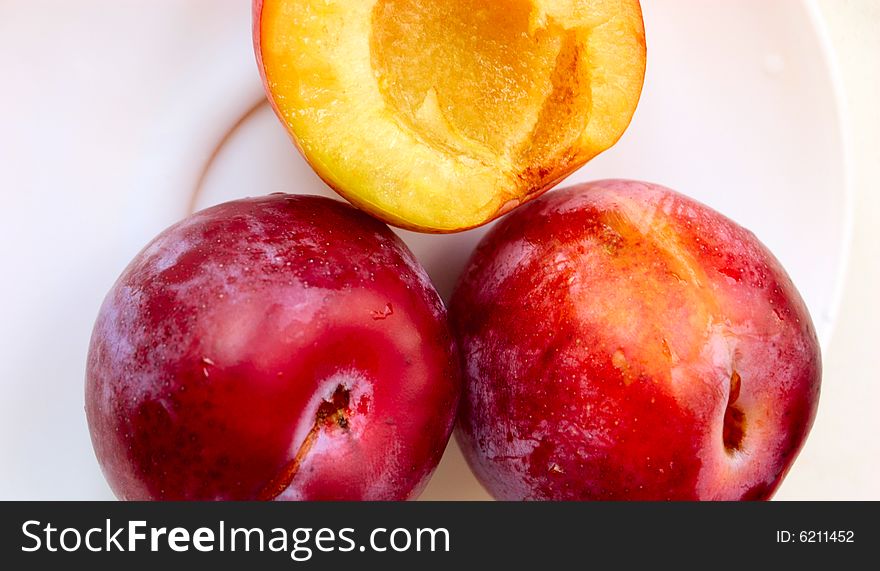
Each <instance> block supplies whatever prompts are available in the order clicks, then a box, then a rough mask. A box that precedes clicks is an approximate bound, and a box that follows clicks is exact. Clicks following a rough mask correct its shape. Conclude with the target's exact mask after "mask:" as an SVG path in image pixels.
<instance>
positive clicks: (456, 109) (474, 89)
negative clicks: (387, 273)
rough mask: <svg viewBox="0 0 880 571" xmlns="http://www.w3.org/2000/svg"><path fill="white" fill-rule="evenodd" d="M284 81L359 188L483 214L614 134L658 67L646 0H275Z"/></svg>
mask: <svg viewBox="0 0 880 571" xmlns="http://www.w3.org/2000/svg"><path fill="white" fill-rule="evenodd" d="M259 25H260V26H261V30H260V31H261V37H262V40H261V51H262V63H263V65H264V69H265V73H266V80H267V84H268V88H269V92H270V94H271V95H272V97H273V100H274V103H275V105H276V107H277V108H278V110H279V112H280V113H281V115H282V118H283V120H284V121H285V122H286V124H287V126H288V128H289V130H290V131H291V132H292V134H293V136H294V139H295V140H296V142H297V144H298V145H299V146H300V148H301V150H302V151H303V153H304V154H305V156H306V158H307V159H308V160H309V162H310V163H311V164H312V166H313V167H314V168H315V170H316V171H317V172H318V174H319V175H321V176H322V177H323V178H324V179H325V180H326V181H327V182H328V183H329V184H330V185H331V186H333V187H334V188H335V189H337V190H338V191H339V192H340V193H341V194H343V195H344V196H345V197H346V198H348V199H349V200H351V201H352V202H355V203H356V204H358V205H360V206H362V207H364V208H365V209H367V210H369V211H371V212H373V213H375V214H377V215H379V216H380V217H382V218H384V219H385V220H387V221H389V222H392V223H395V224H398V225H401V226H406V227H411V228H416V229H422V230H430V231H441V232H442V231H454V230H459V229H463V228H468V227H472V226H476V225H479V224H482V223H484V222H486V221H488V220H490V219H492V218H494V217H495V216H497V215H498V214H499V213H500V212H502V211H504V210H506V209H509V208H510V207H511V206H512V205H514V204H516V203H518V202H520V201H522V200H523V199H524V198H526V197H527V196H529V195H534V194H538V193H540V192H541V191H543V190H545V189H546V188H547V187H548V186H550V185H551V184H553V183H555V182H556V181H557V180H558V179H560V178H561V177H563V176H565V175H566V174H568V173H570V172H571V171H572V170H574V169H575V168H577V167H578V166H580V165H581V164H583V163H584V162H586V161H587V160H589V159H590V158H592V157H593V156H595V155H596V154H598V153H599V152H601V151H603V150H604V149H606V148H607V147H609V146H610V145H612V144H613V143H614V142H615V141H616V140H617V138H618V137H619V136H620V134H621V133H622V132H623V130H624V129H625V128H626V126H627V124H628V123H629V120H630V118H631V116H632V112H633V111H634V109H635V106H636V103H637V101H638V96H639V93H640V90H641V84H642V77H643V74H644V33H643V30H642V27H641V26H642V24H641V13H640V11H639V6H638V2H637V1H635V0H630V1H623V0H614V1H610V0H606V1H602V2H596V1H590V2H588V1H586V0H579V1H573V0H563V1H558V2H550V1H547V2H538V1H532V0H508V1H504V2H498V1H491V2H490V1H487V0H456V1H451V0H375V1H364V0H347V1H342V0H266V2H265V3H264V5H263V10H262V14H261V18H260V23H259Z"/></svg>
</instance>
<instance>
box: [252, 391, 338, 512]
mask: <svg viewBox="0 0 880 571" xmlns="http://www.w3.org/2000/svg"><path fill="white" fill-rule="evenodd" d="M350 402H351V392H350V391H349V390H348V389H346V388H345V387H343V386H342V385H339V386H338V387H336V390H335V391H334V393H333V396H332V397H330V400H325V401H323V402H322V403H321V404H320V405H319V406H318V411H317V412H316V413H315V422H314V423H313V424H312V427H311V428H310V429H309V433H308V434H306V437H305V438H304V439H303V441H302V444H300V445H299V449H298V450H297V451H296V455H295V456H294V457H293V459H292V460H290V461H289V462H288V463H287V464H285V465H284V467H283V468H282V469H281V471H280V472H279V473H278V475H276V476H275V477H274V478H272V479H271V480H270V481H269V483H267V484H266V485H265V486H263V489H262V490H261V491H260V493H259V494H258V495H257V499H258V500H260V501H264V502H268V501H272V500H274V499H275V498H277V497H278V496H280V495H281V494H282V493H283V492H284V490H286V489H287V488H288V487H289V486H290V484H291V482H293V479H294V478H295V477H296V474H297V473H298V472H299V469H300V466H302V463H303V460H305V457H306V455H307V454H308V453H309V452H310V451H311V449H312V447H313V446H314V445H315V442H317V440H318V434H319V433H320V432H321V428H327V427H332V426H338V427H339V428H341V429H342V430H345V431H348V428H349V421H348V412H349V411H348V405H349V403H350Z"/></svg>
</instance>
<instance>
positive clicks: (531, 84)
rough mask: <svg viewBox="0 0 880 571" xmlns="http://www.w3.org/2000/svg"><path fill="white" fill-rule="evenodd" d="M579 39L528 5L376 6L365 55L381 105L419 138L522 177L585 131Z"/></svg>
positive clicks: (443, 2) (523, 1)
mask: <svg viewBox="0 0 880 571" xmlns="http://www.w3.org/2000/svg"><path fill="white" fill-rule="evenodd" d="M538 20H540V23H539V22H538ZM585 38H586V34H585V33H584V32H583V30H580V29H577V30H573V29H565V28H563V27H562V26H560V25H558V24H556V23H555V22H554V21H553V19H552V18H549V17H547V16H546V15H545V16H541V17H539V16H538V15H537V11H536V9H535V7H534V5H533V2H532V1H531V0H509V1H507V2H484V1H483V0H456V1H454V2H453V1H449V0H379V1H378V2H376V6H375V8H374V9H373V15H372V34H371V38H370V49H371V58H372V65H373V69H374V72H375V75H376V77H377V81H378V83H379V89H380V91H381V92H382V95H383V97H384V99H385V102H386V104H387V106H388V107H389V109H390V110H391V112H392V113H393V114H395V115H396V116H397V118H398V120H399V121H401V122H402V123H403V124H405V125H407V126H408V127H410V129H412V130H413V131H415V132H416V133H417V134H418V135H419V136H420V137H421V138H422V139H424V140H426V141H428V142H429V143H430V144H432V145H434V146H435V147H438V148H441V149H443V150H446V151H449V152H453V153H459V154H464V155H468V156H470V157H471V158H474V159H476V160H480V161H483V162H490V161H491V162H492V163H495V164H498V163H500V165H503V164H504V163H509V166H510V167H512V168H514V169H516V170H526V169H527V168H528V167H529V166H530V165H531V164H533V163H534V162H535V161H542V160H547V159H551V158H554V157H555V156H556V155H558V154H559V153H560V152H564V151H565V150H566V149H567V148H569V147H570V146H572V145H573V144H574V143H575V142H576V140H577V138H578V136H579V135H580V133H582V132H583V130H584V128H585V127H586V123H587V119H588V108H589V85H588V77H587V75H586V69H585V68H586V65H585V63H584V62H585V57H583V56H584V53H585V45H586V42H585ZM500 165H499V166H500Z"/></svg>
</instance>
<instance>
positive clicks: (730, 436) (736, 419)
mask: <svg viewBox="0 0 880 571" xmlns="http://www.w3.org/2000/svg"><path fill="white" fill-rule="evenodd" d="M741 385H742V378H741V377H740V376H739V373H738V372H736V371H733V372H732V373H731V374H730V393H729V396H728V398H727V408H726V409H725V410H724V426H723V427H722V439H723V441H724V449H725V450H726V451H727V452H728V454H732V453H734V452H736V451H738V450H741V449H742V444H743V438H744V436H745V428H746V415H745V413H744V412H743V411H742V409H740V408H739V407H738V406H736V401H737V400H738V399H739V394H740V389H741Z"/></svg>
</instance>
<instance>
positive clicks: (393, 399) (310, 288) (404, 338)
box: [85, 194, 460, 500]
mask: <svg viewBox="0 0 880 571" xmlns="http://www.w3.org/2000/svg"><path fill="white" fill-rule="evenodd" d="M459 390H460V380H459V373H458V362H457V357H456V352H455V345H454V341H453V339H452V336H451V334H450V331H449V329H448V326H447V322H446V312H445V309H444V307H443V304H442V302H441V300H440V298H439V296H438V295H437V293H436V291H435V290H434V288H433V286H432V285H431V283H430V281H429V280H428V277H427V275H426V274H425V272H424V270H423V269H422V268H421V266H420V265H419V264H418V262H417V261H416V260H415V258H414V257H413V255H412V254H411V253H410V251H409V250H408V249H407V248H406V246H405V245H403V243H402V242H401V241H400V240H399V239H398V238H397V237H396V236H395V235H394V234H393V233H392V232H391V231H390V230H389V229H388V228H387V227H386V226H385V225H383V224H381V223H379V222H377V221H375V220H373V219H371V218H370V217H368V216H367V215H365V214H363V213H361V212H359V211H357V210H355V209H354V208H352V207H350V206H348V205H345V204H343V203H341V202H337V201H334V200H329V199H326V198H319V197H307V196H293V195H279V194H276V195H271V196H268V197H264V198H254V199H246V200H238V201H234V202H229V203H226V204H222V205H219V206H215V207H213V208H209V209H207V210H204V211H201V212H198V213H196V214H194V215H192V216H190V217H189V218H187V219H186V220H184V221H182V222H180V223H178V224H175V225H174V226H172V227H170V228H169V229H167V230H165V231H164V232H162V233H161V234H160V235H159V236H158V237H157V238H156V239H155V240H153V241H152V242H151V243H150V244H149V245H148V246H147V247H146V248H145V249H144V250H143V251H142V252H140V253H139V254H138V255H137V257H136V258H135V259H134V260H133V261H132V262H131V264H130V265H129V266H128V267H127V268H126V269H125V271H124V272H123V274H122V276H121V277H120V278H119V280H118V281H117V282H116V284H115V285H114V286H113V288H112V290H111V291H110V293H109V294H108V295H107V298H106V300H105V301H104V304H103V306H102V308H101V310H100V314H99V316H98V319H97V323H96V324H95V328H94V333H93V336H92V340H91V345H90V348H89V356H88V365H87V373H86V395H85V396H86V413H87V416H88V423H89V428H90V431H91V436H92V442H93V444H94V448H95V452H96V454H97V457H98V461H99V462H100V464H101V467H102V469H103V471H104V474H105V476H106V478H107V480H108V482H109V483H110V486H111V488H112V489H113V491H114V492H115V493H116V495H117V496H118V497H119V498H120V499H125V500H253V499H262V500H271V499H279V500H401V499H407V498H410V497H413V496H415V495H416V494H418V493H419V492H420V490H421V489H422V488H423V486H424V485H425V484H426V483H427V480H428V479H429V477H430V475H431V473H432V471H433V470H434V468H435V467H436V465H437V463H438V462H439V460H440V457H441V455H442V453H443V450H444V448H445V446H446V443H447V441H448V438H449V435H450V432H451V429H452V425H453V421H454V414H455V409H456V406H457V402H458V395H459Z"/></svg>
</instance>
